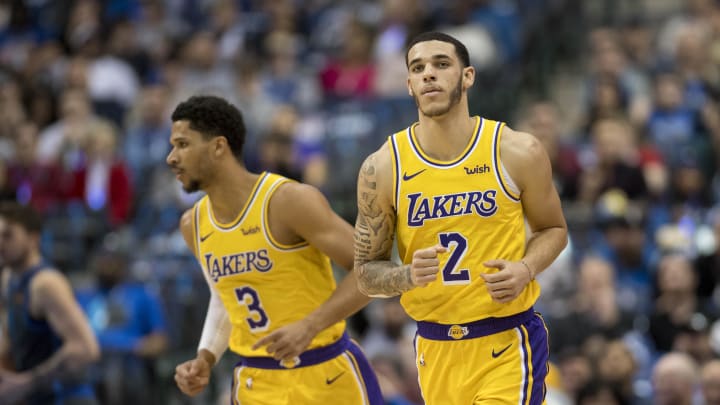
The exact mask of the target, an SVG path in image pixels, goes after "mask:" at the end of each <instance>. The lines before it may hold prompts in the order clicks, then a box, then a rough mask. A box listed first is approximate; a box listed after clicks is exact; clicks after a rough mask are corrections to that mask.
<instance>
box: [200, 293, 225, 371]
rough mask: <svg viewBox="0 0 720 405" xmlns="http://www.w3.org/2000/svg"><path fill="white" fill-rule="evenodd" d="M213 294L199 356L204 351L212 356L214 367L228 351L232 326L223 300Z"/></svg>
mask: <svg viewBox="0 0 720 405" xmlns="http://www.w3.org/2000/svg"><path fill="white" fill-rule="evenodd" d="M211 288H212V287H211ZM211 292H212V293H211V296H210V302H209V304H208V310H207V314H206V315H205V323H204V324H203V330H202V334H201V337H200V343H199V344H198V356H200V355H201V353H202V352H203V351H207V352H209V353H210V354H212V356H213V359H212V360H213V362H212V363H209V364H210V366H211V367H212V366H213V365H215V363H216V362H217V361H218V360H220V358H221V357H222V355H223V353H225V350H227V347H228V340H229V339H230V331H231V330H232V325H231V324H230V319H229V318H228V315H227V310H226V309H225V306H224V305H223V303H222V300H220V297H219V296H218V295H217V293H216V292H215V291H213V290H211ZM203 357H204V356H203Z"/></svg>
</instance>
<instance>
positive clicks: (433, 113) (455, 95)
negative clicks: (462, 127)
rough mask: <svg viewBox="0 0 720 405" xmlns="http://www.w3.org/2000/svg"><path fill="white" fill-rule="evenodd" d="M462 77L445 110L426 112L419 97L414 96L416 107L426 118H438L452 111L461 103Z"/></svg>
mask: <svg viewBox="0 0 720 405" xmlns="http://www.w3.org/2000/svg"><path fill="white" fill-rule="evenodd" d="M462 91H463V90H462V76H460V78H458V82H457V85H456V86H455V87H454V88H453V89H452V91H451V92H450V99H449V100H448V104H447V106H446V107H445V108H441V109H438V110H435V111H425V110H423V109H422V107H420V101H419V100H418V96H416V95H414V94H413V99H414V100H415V105H417V107H418V109H419V110H420V112H421V113H422V114H423V115H424V116H426V117H438V116H440V115H444V114H447V113H448V111H450V110H451V109H452V108H453V107H454V106H455V105H456V104H457V103H459V102H460V98H461V97H462Z"/></svg>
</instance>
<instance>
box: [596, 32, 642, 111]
mask: <svg viewBox="0 0 720 405" xmlns="http://www.w3.org/2000/svg"><path fill="white" fill-rule="evenodd" d="M589 38H590V44H589V45H590V49H591V52H592V54H591V57H590V58H589V59H588V60H589V63H590V66H589V68H588V70H589V72H590V75H589V77H588V81H587V91H588V94H593V92H594V91H593V88H594V87H595V86H596V84H597V82H598V80H606V78H614V79H615V80H616V81H617V84H618V85H619V86H620V89H621V91H620V94H622V95H623V97H624V99H625V101H626V104H625V105H626V114H625V116H626V117H627V119H628V120H629V121H630V122H631V123H633V124H634V125H637V124H639V123H642V122H644V121H645V119H646V117H647V113H648V109H649V108H650V102H651V101H650V100H651V95H650V90H649V88H650V86H649V83H648V81H647V78H646V76H645V74H644V72H641V71H639V70H637V68H636V67H633V66H631V65H630V64H629V63H628V59H627V55H626V53H625V51H624V50H623V49H622V47H621V45H620V41H619V38H618V33H617V31H615V30H613V29H610V28H605V27H603V28H597V29H594V30H592V31H591V32H590V35H589Z"/></svg>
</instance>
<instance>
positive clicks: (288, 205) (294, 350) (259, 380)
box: [167, 96, 382, 404]
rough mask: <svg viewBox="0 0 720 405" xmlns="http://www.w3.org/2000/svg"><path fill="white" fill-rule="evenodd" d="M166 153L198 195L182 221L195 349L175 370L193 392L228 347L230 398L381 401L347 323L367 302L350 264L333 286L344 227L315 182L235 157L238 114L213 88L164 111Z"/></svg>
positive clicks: (345, 246)
mask: <svg viewBox="0 0 720 405" xmlns="http://www.w3.org/2000/svg"><path fill="white" fill-rule="evenodd" d="M172 121H173V126H172V133H171V137H170V143H171V144H172V146H173V148H172V150H171V151H170V154H169V155H168V157H167V162H168V164H169V165H170V166H171V167H172V169H173V171H174V172H175V173H176V175H177V178H178V180H179V181H180V182H181V183H182V185H183V188H184V189H185V190H186V191H188V192H193V191H196V190H203V191H205V192H206V193H207V195H206V196H205V197H203V198H202V199H201V200H200V201H198V202H197V203H196V204H195V206H194V207H193V208H192V209H190V210H188V211H187V212H186V213H185V214H184V215H183V217H182V219H181V222H180V229H181V231H182V234H183V236H184V237H185V241H186V243H187V245H188V247H189V248H190V249H191V250H192V251H193V252H194V254H195V256H196V257H197V259H198V261H199V262H200V265H201V267H202V270H203V274H204V275H205V278H206V280H207V282H208V285H209V286H210V291H211V299H210V305H209V308H208V313H207V316H206V319H205V326H204V327H203V332H202V336H201V339H200V345H199V348H198V353H197V357H196V358H195V359H193V360H190V361H187V362H185V363H183V364H180V365H179V366H178V367H177V368H176V374H175V380H176V382H177V384H178V387H179V388H180V390H181V391H182V392H184V393H186V394H188V395H191V396H192V395H196V394H197V393H199V392H200V391H202V390H203V388H204V387H205V386H206V385H207V383H208V377H209V374H210V369H211V368H212V366H213V365H214V364H215V363H216V362H217V360H218V359H220V356H221V355H222V354H223V352H224V351H225V350H226V348H227V347H228V344H229V347H230V349H231V350H232V351H234V352H235V353H237V354H239V355H240V356H241V357H242V361H241V362H240V363H239V364H238V365H237V366H236V368H235V370H234V372H233V384H232V399H233V403H234V404H322V403H327V404H330V403H342V404H380V403H382V398H381V394H380V390H379V386H378V384H377V380H376V378H375V375H374V374H373V372H372V370H371V369H370V366H369V363H368V362H367V360H366V359H365V357H364V356H363V354H362V352H361V351H360V349H359V347H358V346H357V345H356V344H355V343H353V342H352V341H351V340H350V339H349V338H348V336H347V334H346V333H345V322H344V319H345V318H346V317H347V316H349V315H350V314H352V313H354V312H355V311H357V310H359V309H360V308H362V307H363V306H364V305H366V304H367V302H368V298H367V297H365V296H364V295H362V294H361V293H360V292H359V290H358V286H357V278H356V276H355V273H354V272H350V273H349V274H348V276H347V277H345V279H344V280H343V282H342V283H341V284H340V285H339V286H338V288H337V289H335V280H334V278H333V274H332V270H331V267H330V261H329V259H332V260H334V261H335V262H336V263H338V264H339V265H341V266H343V267H344V268H346V269H348V270H350V269H352V265H353V252H352V245H353V242H352V226H350V224H348V223H346V222H345V221H343V220H342V219H341V218H340V217H339V216H337V215H336V214H335V213H334V212H333V211H332V210H331V209H330V206H329V204H328V202H327V200H326V199H325V198H324V196H323V195H322V194H321V193H320V192H319V191H318V190H317V189H315V188H312V187H310V186H307V185H304V184H299V183H296V182H294V181H290V180H288V179H286V178H284V177H281V176H279V175H276V174H273V173H268V172H264V173H260V174H255V173H250V172H249V171H247V170H246V169H245V167H244V166H243V164H242V163H241V157H242V148H243V142H244V139H245V126H244V124H243V119H242V115H241V113H240V111H238V110H237V109H236V108H235V107H234V106H232V105H231V104H229V103H228V102H227V101H225V100H223V99H221V98H218V97H212V96H196V97H191V98H190V99H188V100H187V101H185V102H183V103H180V104H179V105H178V106H177V108H176V109H175V111H174V112H173V114H172Z"/></svg>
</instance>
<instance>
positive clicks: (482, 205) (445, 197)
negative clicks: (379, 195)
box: [407, 189, 498, 227]
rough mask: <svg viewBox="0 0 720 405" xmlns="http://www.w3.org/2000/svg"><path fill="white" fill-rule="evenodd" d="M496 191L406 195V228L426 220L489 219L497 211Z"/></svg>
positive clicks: (421, 223) (419, 224) (418, 224)
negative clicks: (469, 216)
mask: <svg viewBox="0 0 720 405" xmlns="http://www.w3.org/2000/svg"><path fill="white" fill-rule="evenodd" d="M496 196H497V190H492V189H491V190H485V191H469V192H465V193H456V194H442V195H435V196H428V197H425V196H423V194H422V193H413V194H408V195H407V199H408V200H409V201H408V203H409V204H408V214H407V215H408V217H407V224H408V226H413V227H414V226H422V225H423V223H425V221H427V220H433V219H439V218H448V217H456V216H462V215H479V216H481V217H485V218H487V217H491V216H493V215H495V213H496V212H497V210H498V205H497V202H496V201H495V197H496Z"/></svg>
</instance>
